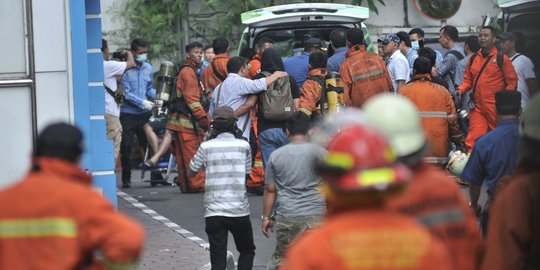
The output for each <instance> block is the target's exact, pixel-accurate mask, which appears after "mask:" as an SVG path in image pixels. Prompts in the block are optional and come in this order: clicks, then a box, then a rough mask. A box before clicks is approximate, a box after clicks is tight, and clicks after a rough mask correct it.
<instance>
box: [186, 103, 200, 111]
mask: <svg viewBox="0 0 540 270" xmlns="http://www.w3.org/2000/svg"><path fill="white" fill-rule="evenodd" d="M188 107H189V108H190V109H192V110H193V109H195V108H197V107H202V105H201V103H200V102H193V103H190V104H189V105H188Z"/></svg>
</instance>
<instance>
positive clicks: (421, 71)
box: [399, 57, 466, 167]
mask: <svg viewBox="0 0 540 270" xmlns="http://www.w3.org/2000/svg"><path fill="white" fill-rule="evenodd" d="M413 66H414V79H413V81H412V82H409V83H407V84H406V85H405V86H403V88H401V90H400V91H399V93H400V94H401V95H404V96H405V97H407V98H408V99H409V100H411V101H412V102H413V103H414V105H415V106H416V109H418V113H419V114H420V118H421V119H422V126H423V127H424V132H425V134H426V139H427V142H428V143H429V150H428V152H427V153H426V154H425V156H426V157H424V160H425V161H426V162H428V163H432V164H435V165H438V166H441V167H442V166H444V165H446V163H447V161H448V153H449V149H448V141H449V140H450V141H451V142H453V143H454V144H455V145H456V147H457V148H458V149H459V150H461V151H463V152H466V151H465V145H464V143H465V141H464V136H463V133H462V132H461V130H460V129H459V125H458V122H457V117H456V108H455V106H454V102H453V100H452V96H451V95H450V93H449V92H448V90H447V89H446V88H444V86H441V85H439V84H436V83H433V82H431V75H430V72H431V68H432V66H431V61H430V60H429V59H427V58H425V57H418V58H417V59H416V60H415V61H414V65H413Z"/></svg>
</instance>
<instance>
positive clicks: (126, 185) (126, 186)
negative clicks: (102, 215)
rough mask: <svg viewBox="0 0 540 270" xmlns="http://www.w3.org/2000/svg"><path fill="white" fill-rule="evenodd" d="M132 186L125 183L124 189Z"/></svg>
mask: <svg viewBox="0 0 540 270" xmlns="http://www.w3.org/2000/svg"><path fill="white" fill-rule="evenodd" d="M130 187H131V185H130V184H129V183H123V184H122V188H130Z"/></svg>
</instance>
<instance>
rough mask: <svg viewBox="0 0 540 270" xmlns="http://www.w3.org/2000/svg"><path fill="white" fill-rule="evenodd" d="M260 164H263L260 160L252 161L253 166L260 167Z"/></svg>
mask: <svg viewBox="0 0 540 270" xmlns="http://www.w3.org/2000/svg"><path fill="white" fill-rule="evenodd" d="M262 166H263V163H262V161H255V162H253V167H262Z"/></svg>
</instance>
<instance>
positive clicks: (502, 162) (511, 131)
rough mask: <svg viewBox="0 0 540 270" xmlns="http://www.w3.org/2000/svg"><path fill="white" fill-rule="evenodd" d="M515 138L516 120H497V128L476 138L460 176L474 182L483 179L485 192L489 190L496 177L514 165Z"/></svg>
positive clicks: (478, 183)
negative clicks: (485, 186)
mask: <svg viewBox="0 0 540 270" xmlns="http://www.w3.org/2000/svg"><path fill="white" fill-rule="evenodd" d="M518 139H519V131H518V122H517V121H515V120H504V121H500V122H499V123H497V128H495V129H494V130H492V131H490V132H488V133H486V134H485V135H484V136H482V137H480V138H479V139H478V140H477V141H476V143H475V145H474V148H473V151H472V154H471V156H470V157H469V161H468V162H467V165H466V166H465V169H464V170H463V174H462V175H461V179H462V180H464V181H466V182H468V183H470V184H471V185H474V186H481V185H482V183H483V182H484V181H485V182H486V185H487V188H488V192H492V191H493V190H494V188H495V185H496V184H497V182H498V181H499V179H501V177H503V176H505V175H508V174H510V173H511V172H512V171H513V170H514V168H515V166H516V160H517V145H518Z"/></svg>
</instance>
